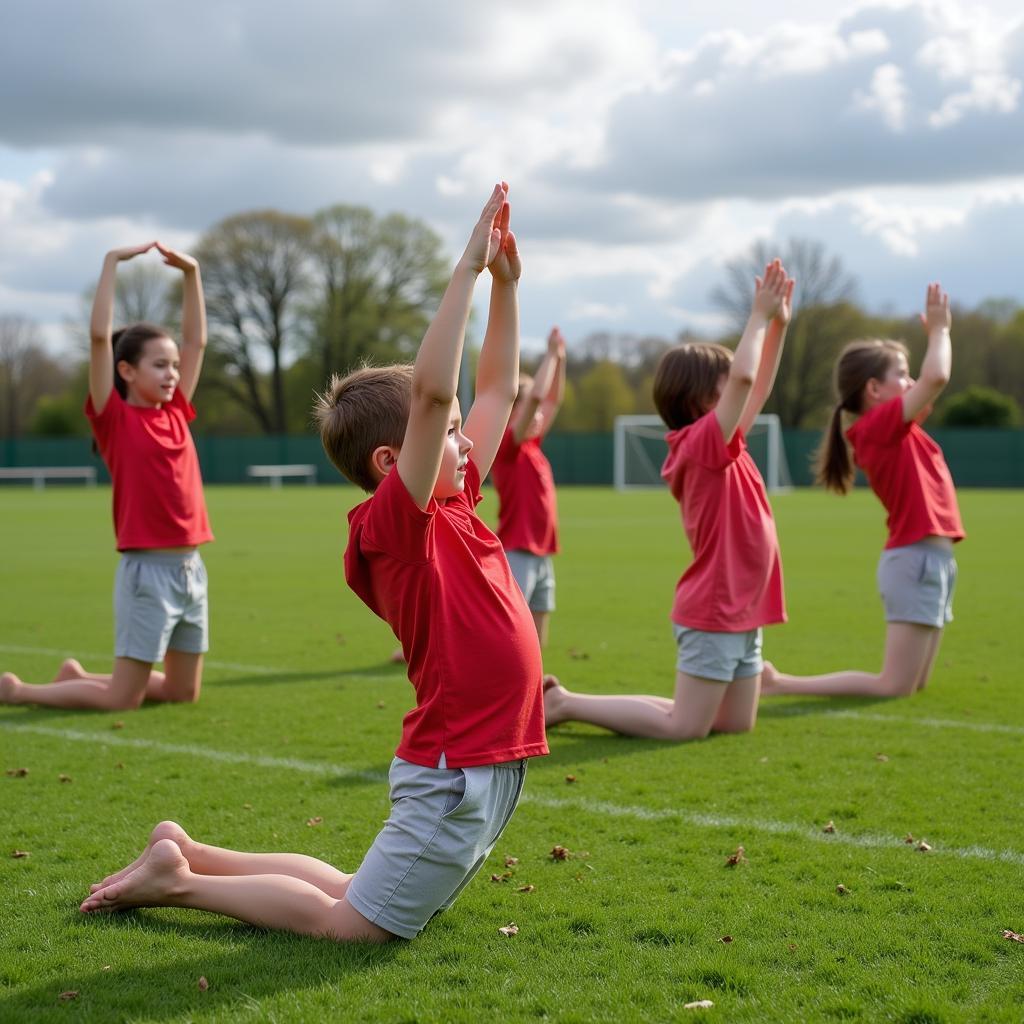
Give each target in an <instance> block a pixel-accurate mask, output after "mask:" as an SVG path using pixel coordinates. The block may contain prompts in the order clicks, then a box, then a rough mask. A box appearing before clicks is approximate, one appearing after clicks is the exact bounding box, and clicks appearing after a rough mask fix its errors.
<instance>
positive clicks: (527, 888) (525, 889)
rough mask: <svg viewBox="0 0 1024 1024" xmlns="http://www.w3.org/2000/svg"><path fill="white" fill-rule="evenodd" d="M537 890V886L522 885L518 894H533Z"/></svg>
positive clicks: (517, 890)
mask: <svg viewBox="0 0 1024 1024" xmlns="http://www.w3.org/2000/svg"><path fill="white" fill-rule="evenodd" d="M536 888H537V887H536V886H535V885H521V886H519V888H518V889H516V892H533V891H534V890H535V889H536Z"/></svg>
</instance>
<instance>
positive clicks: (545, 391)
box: [491, 327, 565, 647]
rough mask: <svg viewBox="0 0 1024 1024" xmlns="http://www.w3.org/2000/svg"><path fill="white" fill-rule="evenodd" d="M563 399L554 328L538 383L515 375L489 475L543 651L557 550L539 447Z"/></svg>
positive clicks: (547, 474)
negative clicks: (514, 393) (509, 412)
mask: <svg viewBox="0 0 1024 1024" xmlns="http://www.w3.org/2000/svg"><path fill="white" fill-rule="evenodd" d="M564 394H565V339H564V338H563V337H562V332H561V331H560V330H559V329H558V328H557V327H555V328H553V329H552V331H551V333H550V334H549V335H548V350H547V353H546V354H545V356H544V359H543V360H542V361H541V364H540V368H539V369H538V370H537V376H536V378H533V377H529V376H528V375H527V374H525V373H522V374H520V375H519V394H518V395H517V396H516V401H515V405H513V406H512V417H511V419H510V420H509V425H508V427H507V428H506V430H505V433H504V435H503V436H502V438H501V444H500V445H499V446H498V454H497V455H496V456H495V459H494V468H493V469H492V471H491V472H492V474H493V476H494V486H495V489H496V490H497V492H498V501H499V503H500V504H499V509H498V529H497V534H498V539H499V540H500V541H501V544H502V547H503V548H504V549H505V554H506V555H507V556H508V563H509V565H510V566H511V568H512V575H513V576H515V578H516V583H518V584H519V589H520V590H522V592H523V596H524V597H525V598H526V603H527V604H528V605H529V606H530V611H531V613H532V614H533V621H534V625H536V627H537V636H538V637H539V638H540V645H541V647H543V646H544V645H545V644H546V643H547V640H548V621H549V620H550V618H551V613H552V612H553V611H554V610H555V572H554V568H553V566H552V564H551V556H552V555H553V554H555V553H556V552H557V551H558V508H557V506H556V504H555V480H554V477H553V476H552V475H551V463H550V462H548V460H547V458H546V457H545V455H544V453H543V452H542V451H541V447H540V446H541V442H542V441H543V440H544V438H545V436H546V435H547V432H548V431H549V430H550V429H551V424H552V423H553V422H554V421H555V417H556V416H557V415H558V409H559V406H561V404H562V396H563V395H564Z"/></svg>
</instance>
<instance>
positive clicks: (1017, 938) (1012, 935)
mask: <svg viewBox="0 0 1024 1024" xmlns="http://www.w3.org/2000/svg"><path fill="white" fill-rule="evenodd" d="M1003 938H1004V939H1009V940H1010V942H1024V935H1021V934H1020V933H1019V932H1011V931H1010V929H1009V928H1006V929H1004V931H1003Z"/></svg>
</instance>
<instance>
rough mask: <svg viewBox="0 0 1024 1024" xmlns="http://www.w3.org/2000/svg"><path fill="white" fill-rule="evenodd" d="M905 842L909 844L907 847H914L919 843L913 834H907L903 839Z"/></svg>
mask: <svg viewBox="0 0 1024 1024" xmlns="http://www.w3.org/2000/svg"><path fill="white" fill-rule="evenodd" d="M903 842H905V843H906V844H907V846H913V845H914V843H916V842H917V840H916V839H915V838H914V837H913V836H912V835H911V834H910V833H909V832H908V833H907V834H906V835H905V836H904V837H903Z"/></svg>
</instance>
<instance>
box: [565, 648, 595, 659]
mask: <svg viewBox="0 0 1024 1024" xmlns="http://www.w3.org/2000/svg"><path fill="white" fill-rule="evenodd" d="M569 657H570V658H572V659H573V660H575V661H589V660H590V655H589V654H587V652H586V651H581V650H579V648H577V647H570V648H569Z"/></svg>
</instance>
